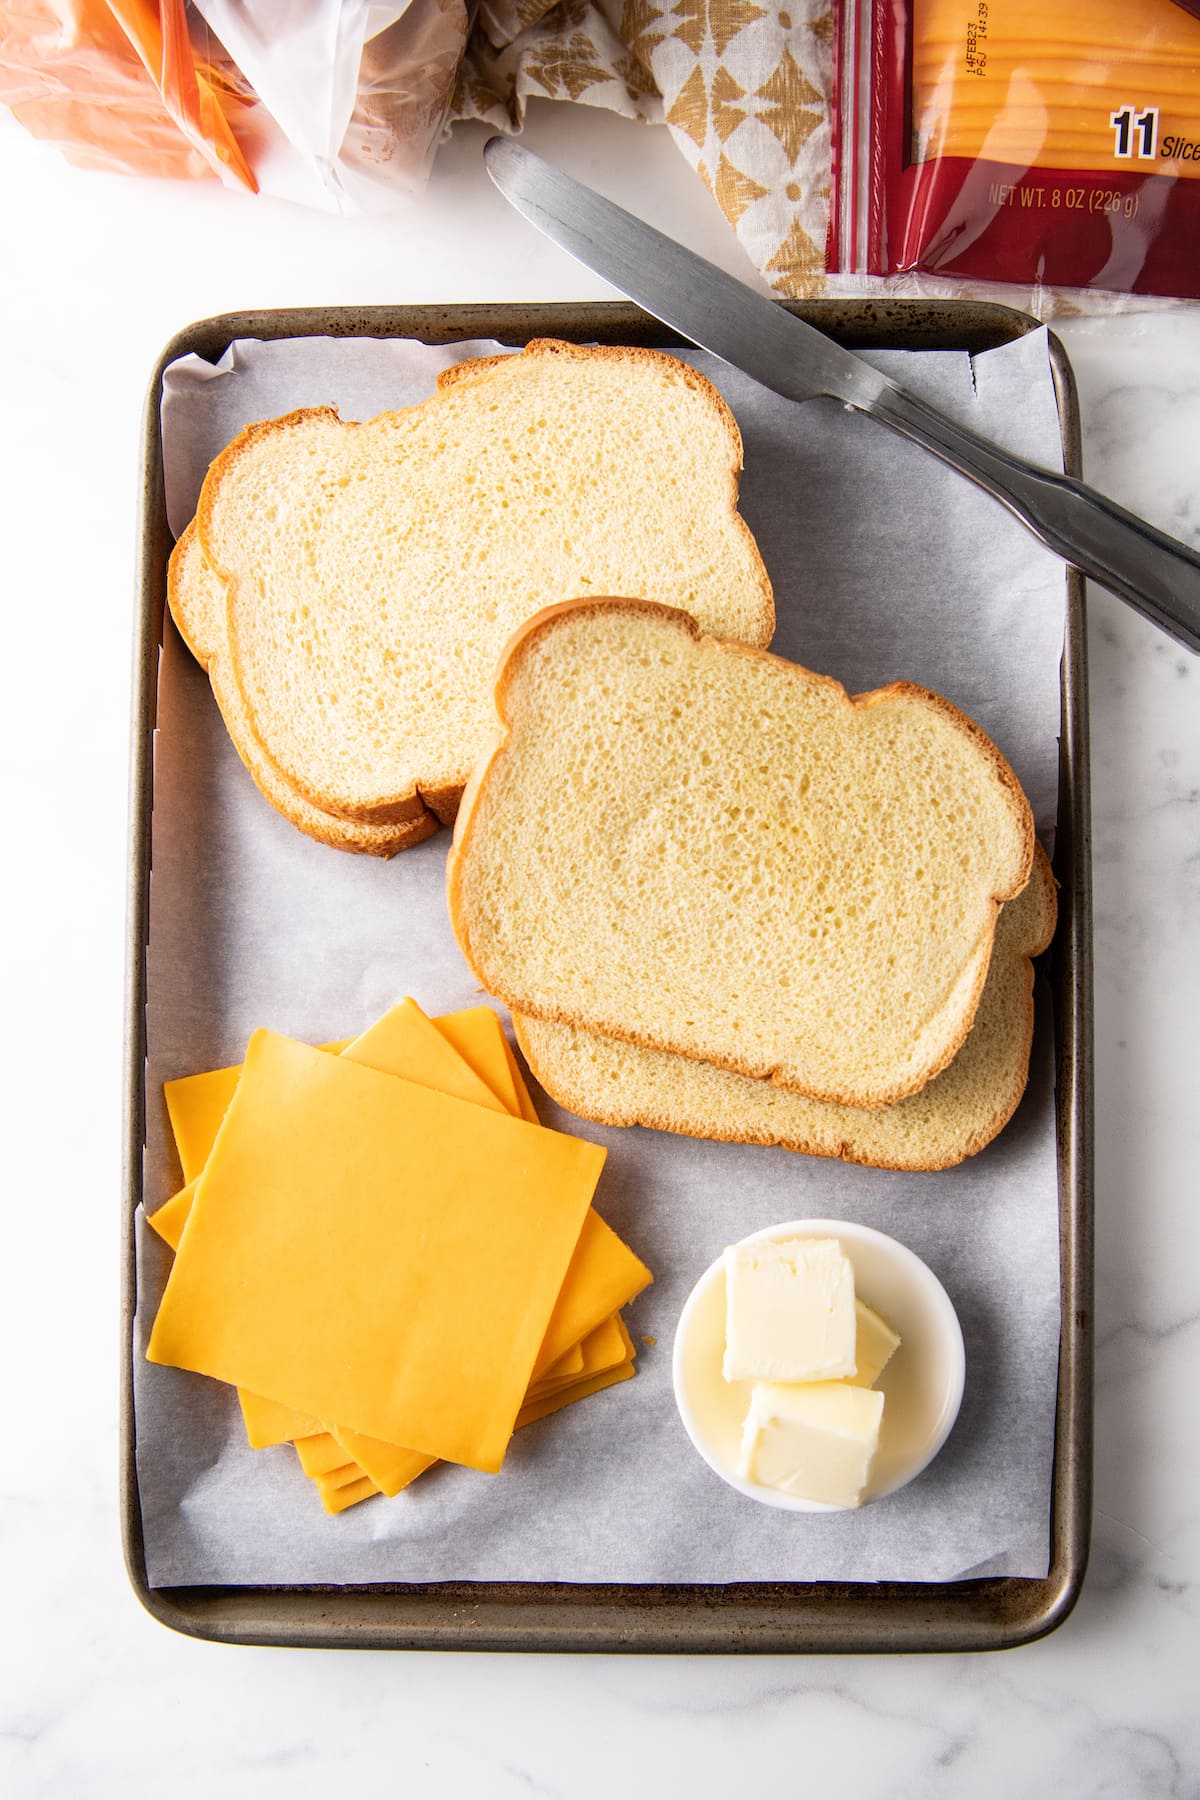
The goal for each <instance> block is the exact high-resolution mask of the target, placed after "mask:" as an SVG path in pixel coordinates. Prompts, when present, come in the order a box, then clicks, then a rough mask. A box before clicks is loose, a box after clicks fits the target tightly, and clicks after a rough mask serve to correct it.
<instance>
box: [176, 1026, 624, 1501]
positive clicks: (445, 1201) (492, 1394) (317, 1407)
mask: <svg viewBox="0 0 1200 1800" xmlns="http://www.w3.org/2000/svg"><path fill="white" fill-rule="evenodd" d="M603 1162H604V1152H603V1150H602V1149H600V1148H599V1147H598V1146H597V1145H594V1144H589V1143H585V1142H584V1141H582V1140H580V1139H577V1138H572V1137H568V1136H567V1135H566V1134H565V1133H559V1132H550V1131H544V1130H542V1129H541V1128H540V1127H534V1126H532V1125H529V1124H527V1123H525V1122H524V1121H522V1120H517V1119H513V1118H510V1117H508V1116H506V1115H505V1114H503V1113H492V1112H490V1111H488V1110H487V1109H486V1108H484V1107H483V1106H479V1105H475V1104H471V1103H469V1102H465V1101H462V1100H460V1099H457V1098H454V1097H452V1096H449V1095H446V1094H442V1093H438V1092H436V1091H435V1090H434V1089H432V1088H427V1087H421V1086H418V1085H417V1084H416V1083H414V1082H411V1081H406V1080H404V1079H403V1078H401V1077H398V1076H395V1075H388V1074H383V1073H381V1072H380V1071H378V1070H376V1069H372V1068H369V1067H366V1066H364V1065H362V1064H360V1063H358V1062H356V1061H352V1060H351V1059H349V1058H348V1057H346V1056H329V1055H326V1054H325V1053H324V1052H322V1051H320V1050H313V1049H310V1048H309V1046H307V1045H305V1044H299V1043H297V1042H295V1041H294V1040H292V1039H290V1038H285V1037H282V1036H280V1035H278V1034H277V1033H275V1032H271V1031H259V1032H256V1033H255V1034H254V1036H253V1037H252V1038H251V1040H250V1044H249V1047H248V1049H247V1054H246V1061H245V1064H244V1066H243V1071H242V1077H241V1080H240V1081H239V1082H238V1084H237V1088H236V1092H235V1094H234V1097H233V1100H232V1101H231V1102H230V1104H229V1108H228V1111H227V1112H226V1114H225V1116H224V1119H223V1121H222V1123H221V1127H220V1130H219V1131H218V1133H217V1138H216V1142H215V1143H214V1145H213V1148H212V1152H211V1154H210V1156H209V1159H208V1162H207V1164H206V1165H205V1167H204V1171H203V1176H202V1178H201V1179H200V1180H199V1182H198V1183H197V1187H196V1192H195V1198H194V1200H193V1204H192V1211H191V1215H190V1217H189V1220H188V1225H187V1230H186V1232H185V1233H184V1236H183V1237H182V1239H181V1240H180V1246H179V1250H178V1252H177V1254H176V1258H175V1263H174V1266H173V1268H172V1271H171V1275H170V1278H169V1280H168V1282H167V1286H166V1290H165V1292H164V1294H163V1299H162V1303H161V1305H160V1307H159V1312H158V1317H157V1319H156V1321H155V1325H154V1330H153V1332H152V1334H151V1339H150V1345H149V1348H148V1352H147V1354H148V1356H149V1358H150V1360H151V1361H153V1362H163V1363H169V1364H173V1365H175V1366H178V1367H182V1368H188V1369H192V1370H194V1371H195V1372H197V1373H199V1374H205V1375H210V1376H213V1377H215V1378H216V1379H217V1380H221V1381H228V1382H231V1383H233V1384H234V1385H235V1386H244V1387H246V1388H248V1389H249V1390H250V1391H251V1392H253V1393H255V1394H261V1395H263V1396H264V1397H265V1398H268V1399H273V1400H277V1401H280V1402H282V1403H283V1404H285V1405H288V1406H294V1407H295V1408H296V1409H297V1410H299V1411H302V1412H309V1413H312V1414H314V1415H315V1416H316V1417H317V1418H320V1419H325V1420H336V1421H337V1422H338V1423H339V1424H345V1425H346V1426H347V1427H348V1428H349V1429H351V1430H353V1431H358V1432H362V1433H363V1434H365V1435H367V1436H371V1437H377V1438H380V1439H382V1440H384V1441H385V1442H388V1443H393V1444H401V1445H404V1446H405V1447H407V1448H409V1449H412V1450H415V1451H418V1452H420V1453H422V1454H425V1455H429V1456H439V1457H444V1458H445V1459H446V1460H448V1461H451V1462H461V1463H465V1464H467V1465H468V1466H470V1467H473V1468H478V1469H482V1470H486V1471H489V1472H494V1471H495V1470H497V1469H499V1468H500V1466H501V1464H502V1462H503V1459H504V1451H505V1448H506V1446H507V1443H508V1439H509V1437H510V1435H511V1433H512V1430H513V1426H514V1423H515V1420H516V1416H517V1414H518V1412H519V1411H520V1409H521V1405H522V1403H523V1400H524V1396H525V1392H526V1389H527V1388H528V1386H529V1384H530V1379H531V1375H532V1371H533V1368H534V1364H535V1361H536V1360H537V1358H538V1356H539V1346H544V1344H545V1341H546V1338H547V1335H548V1327H549V1326H550V1324H551V1322H552V1318H553V1317H554V1316H556V1315H557V1314H558V1312H559V1308H560V1305H561V1290H562V1287H563V1282H564V1277H565V1276H566V1274H567V1271H568V1267H569V1266H573V1263H574V1258H575V1254H576V1250H577V1246H579V1245H580V1244H581V1243H582V1240H583V1226H584V1222H585V1220H586V1219H588V1218H589V1217H594V1215H592V1214H591V1213H590V1205H591V1198H592V1194H593V1192H594V1190H595V1186H596V1182H597V1180H598V1178H599V1174H600V1169H601V1167H602V1165H603ZM604 1229H605V1231H607V1227H605V1228H604ZM608 1235H609V1236H610V1237H613V1238H614V1241H616V1242H618V1243H619V1240H616V1239H615V1234H612V1233H609V1234H608ZM614 1310H615V1308H614V1306H613V1305H612V1304H611V1303H610V1304H606V1305H605V1306H604V1308H603V1311H602V1313H601V1319H602V1318H603V1317H605V1316H607V1315H609V1314H611V1312H612V1311H614ZM600 1322H601V1320H600V1319H597V1320H594V1321H589V1323H588V1325H587V1326H586V1327H585V1330H590V1329H592V1328H593V1326H594V1324H596V1323H600ZM582 1335H584V1331H580V1330H572V1331H571V1332H570V1334H569V1336H568V1337H567V1338H566V1340H565V1341H564V1342H563V1343H562V1344H561V1345H560V1346H559V1347H557V1348H556V1349H555V1352H554V1355H553V1356H552V1357H549V1358H548V1359H547V1366H548V1365H549V1363H550V1362H553V1361H555V1360H557V1357H558V1356H559V1355H561V1354H562V1352H563V1351H564V1350H565V1349H567V1348H568V1347H569V1345H570V1343H572V1342H575V1341H577V1340H578V1338H579V1337H580V1336H582Z"/></svg>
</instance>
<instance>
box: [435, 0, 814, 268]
mask: <svg viewBox="0 0 1200 1800" xmlns="http://www.w3.org/2000/svg"><path fill="white" fill-rule="evenodd" d="M832 40H833V13H832V10H831V7H830V4H829V0H786V4H785V5H781V4H780V3H779V0H764V3H763V4H761V5H760V4H756V0H675V4H673V5H672V4H669V3H668V0H559V4H558V5H551V6H548V5H547V4H546V0H481V4H480V8H479V12H478V15H477V17H476V21H475V27H474V30H473V31H472V34H471V37H470V39H469V41H468V44H467V50H466V55H465V58H464V60H463V63H462V66H461V68H460V71H459V79H458V87H457V91H456V93H455V97H454V102H453V107H452V115H451V116H452V117H454V118H461V119H481V120H483V121H485V122H486V123H487V124H489V125H492V126H494V127H495V128H496V129H497V130H501V131H513V130H519V128H520V126H521V124H522V122H523V120H524V115H525V105H526V102H527V100H528V99H529V97H530V95H537V96H539V97H540V98H543V99H552V100H577V101H583V102H584V103H585V104H587V105H591V106H607V107H609V108H610V109H611V110H612V111H614V112H619V113H623V114H624V115H625V117H626V118H629V119H642V120H645V121H647V122H648V123H650V124H655V125H662V124H665V125H667V126H668V128H669V129H670V131H671V133H672V135H673V136H674V138H675V141H676V143H677V144H678V145H679V147H680V149H681V150H682V151H683V153H684V155H685V156H686V157H687V159H688V161H689V162H690V163H691V165H692V167H693V168H694V169H695V171H696V173H697V174H698V175H699V176H700V178H701V180H702V181H703V182H704V183H705V185H706V186H707V187H708V189H709V191H710V192H711V193H712V194H713V196H714V198H715V199H716V201H717V203H718V205H719V206H720V207H721V209H722V211H723V212H724V213H725V215H726V217H727V218H728V220H729V222H730V224H731V225H732V226H733V228H734V231H735V232H736V233H737V236H738V239H739V241H740V242H741V244H742V247H743V248H744V250H745V251H746V253H747V255H748V256H749V257H750V260H751V261H752V262H753V263H754V265H755V267H756V268H758V269H759V270H760V271H761V272H762V274H763V275H764V276H765V278H766V280H767V281H768V282H769V284H770V285H771V287H773V288H774V289H775V291H776V292H777V293H779V294H780V295H783V296H785V297H786V298H788V299H804V298H806V297H807V296H809V295H812V294H814V293H817V292H819V291H820V290H821V289H822V288H823V287H824V285H825V282H824V271H825V239H826V234H827V232H828V228H829V189H830V166H831V152H830V127H829V116H830V96H831V91H832V79H833V74H832V63H833V57H832Z"/></svg>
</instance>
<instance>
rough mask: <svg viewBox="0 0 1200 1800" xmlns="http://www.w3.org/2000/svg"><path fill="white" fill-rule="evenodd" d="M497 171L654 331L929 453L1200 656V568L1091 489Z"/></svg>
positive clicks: (548, 181)
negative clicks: (668, 329) (835, 405)
mask: <svg viewBox="0 0 1200 1800" xmlns="http://www.w3.org/2000/svg"><path fill="white" fill-rule="evenodd" d="M484 161H485V164H486V167H487V172H488V174H489V175H490V176H491V178H492V180H493V181H494V182H495V184H496V186H497V187H498V188H499V190H500V192H501V193H502V194H503V195H504V197H505V199H506V200H508V201H509V202H510V204H511V205H512V206H514V207H515V208H516V210H517V211H518V212H519V213H521V214H522V216H523V217H524V218H526V219H528V221H529V223H530V224H531V225H534V226H536V227H537V229H538V230H539V231H541V232H542V233H543V234H544V235H545V236H546V237H548V238H550V239H551V240H552V241H553V242H554V243H556V244H558V245H559V246H560V248H562V249H563V250H566V251H567V252H568V253H569V254H570V255H571V256H573V257H575V258H576V260H577V261H579V262H581V263H583V264H584V265H585V266H586V267H587V268H589V269H591V270H593V271H594V272H595V273H596V274H597V275H601V276H603V278H604V279H605V280H606V281H608V282H611V284H612V285H613V287H615V288H617V289H619V291H620V292H621V293H623V294H626V295H628V296H629V298H630V299H631V300H636V301H637V303H638V305H639V306H641V307H643V308H644V309H645V310H646V311H647V312H648V313H652V314H653V316H654V317H655V318H656V319H661V320H662V321H663V322H664V324H667V325H670V326H672V327H673V328H674V329H675V330H676V331H678V332H679V333H680V334H681V335H682V336H683V337H685V338H688V339H690V340H691V342H692V343H694V344H697V345H699V347H700V348H701V349H702V350H708V351H711V353H712V354H713V355H714V356H717V357H719V358H720V359H721V361H722V362H727V363H730V364H732V366H733V367H734V368H738V369H741V370H742V371H743V373H745V374H747V375H749V376H751V377H752V378H753V379H754V380H755V381H758V382H761V383H762V385H763V386H764V387H769V388H771V389H773V390H774V392H776V393H777V394H782V395H783V396H784V397H785V398H786V399H789V400H795V401H807V400H813V399H821V398H824V399H830V400H836V401H838V402H840V403H841V404H842V405H844V406H850V407H853V408H854V409H855V411H857V412H862V413H865V414H866V415H867V416H868V417H869V418H872V419H875V420H877V421H878V422H879V423H880V424H881V425H886V426H888V427H889V429H890V430H892V431H895V432H897V433H899V435H900V436H902V437H905V438H908V439H909V440H910V441H911V442H913V443H917V444H920V445H921V447H922V448H923V449H925V450H928V451H929V452H930V453H931V454H932V455H934V456H936V457H937V458H938V459H939V461H941V462H943V463H945V464H947V466H948V467H950V468H952V469H955V470H956V471H957V472H958V473H959V474H960V475H963V476H965V477H966V478H967V480H969V481H972V482H974V483H975V485H976V486H977V487H981V488H983V489H984V490H985V492H987V493H989V494H991V495H992V496H993V498H994V499H996V500H998V501H1000V503H1001V504H1002V505H1003V506H1006V507H1007V508H1008V510H1009V511H1010V512H1011V513H1013V514H1014V515H1015V516H1016V517H1017V518H1018V519H1020V521H1021V523H1022V524H1023V525H1025V526H1026V527H1027V528H1028V529H1029V530H1030V531H1032V532H1033V534H1034V536H1035V537H1037V538H1039V539H1040V540H1041V542H1042V543H1044V544H1045V545H1046V546H1047V547H1048V548H1049V549H1051V550H1053V551H1054V552H1055V553H1056V554H1057V555H1059V556H1061V557H1062V558H1063V560H1064V561H1066V562H1069V563H1072V564H1074V565H1075V567H1076V568H1079V569H1081V570H1082V571H1083V573H1084V574H1085V575H1087V576H1089V577H1090V578H1091V579H1092V580H1095V581H1098V582H1099V583H1100V584H1101V586H1103V587H1106V588H1108V589H1109V590H1110V591H1111V592H1112V593H1114V594H1116V595H1117V596H1118V597H1119V598H1120V599H1122V600H1124V601H1125V602H1126V603H1127V604H1128V605H1130V606H1132V607H1134V608H1135V609H1136V610H1137V611H1138V612H1140V613H1141V614H1142V615H1143V616H1144V617H1146V618H1148V619H1150V620H1151V621H1152V622H1153V623H1154V624H1156V625H1158V626H1159V627H1160V628H1161V629H1162V630H1164V631H1166V632H1168V633H1169V634H1170V635H1171V636H1172V637H1174V638H1175V639H1176V640H1177V641H1178V642H1179V643H1181V644H1183V645H1184V646H1185V647H1186V648H1187V649H1189V650H1191V651H1197V650H1200V556H1198V555H1197V554H1196V552H1195V551H1193V550H1191V549H1189V548H1188V546H1187V545H1185V544H1181V543H1180V542H1178V540H1177V539H1175V538H1172V537H1169V536H1168V535H1167V534H1166V533H1165V532H1162V531H1159V530H1158V529H1157V528H1156V527H1155V526H1153V525H1151V524H1149V523H1148V522H1147V521H1146V520H1145V519H1140V518H1138V517H1137V515H1136V514H1134V513H1131V512H1129V511H1127V510H1126V508H1124V507H1122V506H1118V505H1117V503H1116V502H1115V501H1113V500H1110V499H1108V498H1107V497H1106V496H1105V495H1103V494H1101V493H1099V492H1098V491H1097V490H1096V489H1095V488H1091V487H1088V486H1087V485H1086V483H1084V482H1082V481H1078V480H1076V479H1075V478H1074V477H1073V476H1070V475H1061V474H1059V473H1057V471H1055V470H1052V469H1043V468H1039V467H1038V466H1037V465H1036V464H1034V463H1030V462H1027V461H1026V460H1025V459H1024V458H1023V457H1020V456H1016V455H1014V454H1013V453H1012V452H1010V451H1007V450H1004V449H1002V448H1001V447H1000V446H999V445H998V444H993V443H990V442H989V441H988V440H987V439H986V438H983V437H980V436H979V435H978V433H976V432H974V431H971V430H970V429H969V428H968V427H966V426H962V425H959V424H957V423H955V421H954V420H952V419H951V418H949V417H948V415H947V414H945V413H943V412H941V411H939V409H938V408H937V407H934V406H930V405H929V404H928V403H927V402H925V401H924V400H920V399H918V398H917V396H916V395H915V394H910V393H909V392H908V391H907V390H906V389H905V388H903V387H901V386H900V385H899V384H898V383H897V382H894V381H891V380H889V379H888V377H887V376H886V375H882V374H880V373H879V372H878V370H876V369H873V368H872V367H871V365H870V364H869V363H867V362H864V361H863V359H862V358H861V357H859V356H855V355H854V353H853V352H852V351H850V350H846V349H844V348H843V347H842V346H841V345H840V344H835V343H834V342H833V340H832V339H831V338H828V337H826V336H825V335H824V333H823V332H820V331H818V330H817V329H816V328H815V327H814V326H812V325H808V324H806V323H805V322H804V321H803V320H802V319H797V318H796V317H795V316H794V315H793V314H792V313H790V312H788V311H787V310H786V309H785V308H784V307H783V306H781V305H780V304H779V303H778V302H777V301H774V300H770V299H767V298H766V296H764V295H762V294H756V293H755V292H754V291H753V290H752V289H751V288H749V287H747V286H746V285H745V284H744V283H743V282H741V281H738V280H737V279H736V278H735V277H734V276H732V275H727V274H726V273H725V272H724V271H723V270H721V269H718V268H715V267H714V266H713V264H712V263H709V262H705V260H704V259H703V258H702V257H699V256H697V255H695V253H694V252H693V251H691V250H687V249H685V248H684V246H683V245H682V244H677V243H676V242H675V241H674V240H673V239H672V238H669V237H666V236H664V235H663V233H662V232H660V231H656V230H654V228H653V227H652V226H650V225H647V224H645V223H644V222H643V221H642V220H641V219H637V218H635V217H634V216H633V214H632V213H628V212H626V211H625V210H624V209H623V208H622V207H619V206H616V205H615V204H614V203H613V202H612V201H611V200H606V199H604V198H603V197H602V196H601V195H600V194H597V193H595V192H594V191H593V190H592V189H591V188H588V187H585V186H584V185H583V184H582V183H581V182H578V181H575V180H574V179H573V178H572V177H571V176H569V175H566V174H564V173H563V171H562V170H561V169H556V168H554V167H553V166H552V165H551V164H550V163H547V162H544V161H543V160H542V158H541V157H539V156H535V155H534V154H533V153H532V151H529V150H526V149H524V148H523V146H521V145H519V144H514V143H513V142H512V141H511V139H508V138H502V137H494V138H491V139H490V140H489V141H488V143H487V144H486V145H485V147H484Z"/></svg>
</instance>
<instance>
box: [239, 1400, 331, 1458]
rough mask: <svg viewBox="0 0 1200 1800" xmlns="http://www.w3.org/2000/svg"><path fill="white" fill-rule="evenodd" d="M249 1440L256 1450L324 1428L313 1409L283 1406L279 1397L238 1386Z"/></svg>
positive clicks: (320, 1430)
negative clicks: (302, 1411)
mask: <svg viewBox="0 0 1200 1800" xmlns="http://www.w3.org/2000/svg"><path fill="white" fill-rule="evenodd" d="M238 1401H239V1403H240V1405H241V1408H242V1423H243V1424H244V1425H245V1427H246V1442H247V1443H248V1444H249V1446H250V1448H251V1449H252V1450H273V1449H274V1448H275V1446H276V1445H277V1444H292V1443H295V1442H296V1441H297V1439H299V1438H309V1437H317V1436H319V1435H320V1433H321V1432H323V1431H324V1429H325V1427H324V1426H323V1425H322V1423H321V1421H320V1419H314V1418H313V1416H312V1414H311V1413H301V1412H297V1411H296V1410H295V1408H294V1407H291V1406H280V1404H279V1402H278V1401H277V1400H264V1399H263V1397H262V1395H261V1394H251V1393H248V1392H247V1390H246V1389H245V1388H239V1389H238Z"/></svg>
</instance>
